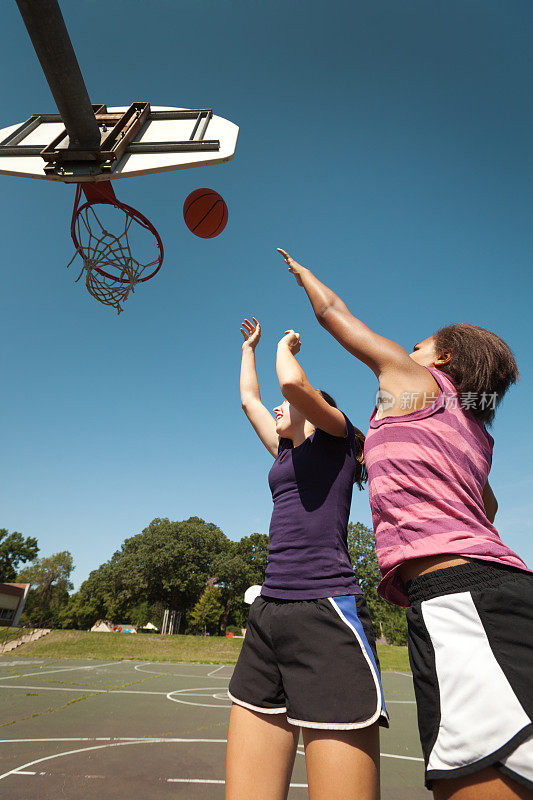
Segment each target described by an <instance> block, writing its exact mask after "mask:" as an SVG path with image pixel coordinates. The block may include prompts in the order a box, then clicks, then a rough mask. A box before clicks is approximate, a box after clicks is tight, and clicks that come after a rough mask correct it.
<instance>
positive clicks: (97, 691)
mask: <svg viewBox="0 0 533 800" xmlns="http://www.w3.org/2000/svg"><path fill="white" fill-rule="evenodd" d="M218 688H219V687H218V686H213V687H211V691H209V692H208V691H206V692H205V694H199V692H201V691H203V690H204V687H203V686H198V688H196V687H193V689H176V690H175V691H177V692H182V693H183V694H184V695H185V696H186V697H187V696H190V697H214V695H213V694H212V693H211V692H212V691H213V690H214V689H218ZM0 689H36V690H41V691H43V692H81V693H82V694H83V693H84V692H85V693H86V694H153V695H159V696H160V697H165V696H166V695H167V692H149V691H148V690H146V689H91V688H90V687H87V688H85V689H77V688H74V687H72V688H71V687H70V686H25V685H21V686H13V684H11V685H10V686H2V685H1V684H0ZM188 693H190V694H188ZM217 699H218V698H217ZM225 699H227V697H226V698H225ZM217 708H218V706H217Z"/></svg>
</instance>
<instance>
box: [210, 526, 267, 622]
mask: <svg viewBox="0 0 533 800" xmlns="http://www.w3.org/2000/svg"><path fill="white" fill-rule="evenodd" d="M267 550H268V536H267V535H266V534H264V533H252V534H251V535H250V536H245V537H243V538H242V539H240V540H239V541H238V542H230V543H229V547H228V549H227V550H225V551H224V552H222V553H220V554H219V556H218V558H217V559H216V560H215V561H214V563H213V574H214V576H215V578H216V583H217V585H218V586H219V588H220V589H221V601H222V603H223V606H224V613H223V615H222V619H221V630H222V633H224V632H225V630H226V626H227V624H228V622H230V621H231V622H233V623H234V624H235V625H236V626H237V627H238V628H239V629H240V628H241V627H242V626H243V625H245V623H246V619H247V617H248V611H249V606H247V605H246V604H245V603H244V600H243V597H244V593H245V591H246V589H247V588H248V587H249V586H253V585H254V584H262V583H263V581H264V579H265V571H266V565H267Z"/></svg>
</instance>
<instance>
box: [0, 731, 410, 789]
mask: <svg viewBox="0 0 533 800" xmlns="http://www.w3.org/2000/svg"><path fill="white" fill-rule="evenodd" d="M6 741H11V742H13V741H15V742H28V741H34V740H32V739H11V740H7V739H3V740H0V742H6ZM39 741H57V739H52V740H46V739H44V740H43V739H40V740H39ZM67 741H72V739H69V740H67ZM78 741H91V739H88V738H85V739H79V740H78ZM93 741H99V740H96V739H94V740H93ZM226 742H227V739H182V738H172V739H165V738H163V737H153V738H150V739H148V738H147V739H121V740H119V741H112V742H107V743H106V744H98V745H92V746H91V747H80V748H77V749H76V750H67V751H65V752H63V753H54V754H53V755H51V756H44V757H42V758H37V759H35V760H34V761H28V762H27V763H26V764H21V765H20V766H19V767H15V768H14V769H11V770H9V771H8V772H4V773H3V774H2V775H0V781H1V780H3V779H4V778H7V777H9V776H10V775H16V774H17V773H18V774H22V773H23V771H24V770H27V768H28V767H34V766H35V765H36V764H42V763H43V762H45V761H52V760H53V759H54V758H61V757H62V756H71V755H77V754H78V753H87V752H90V751H92V750H103V749H105V748H106V747H124V746H126V745H130V744H162V743H164V744H226ZM300 755H303V753H300ZM380 756H381V757H382V758H398V759H401V760H403V761H423V760H424V759H423V758H416V757H414V756H399V755H394V754H391V753H380Z"/></svg>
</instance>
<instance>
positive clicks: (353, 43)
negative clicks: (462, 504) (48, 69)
mask: <svg viewBox="0 0 533 800" xmlns="http://www.w3.org/2000/svg"><path fill="white" fill-rule="evenodd" d="M61 5H62V9H63V13H64V16H65V19H66V22H67V25H68V27H69V30H70V35H71V38H72V41H73V43H74V46H75V48H76V51H77V54H78V60H79V62H80V65H81V68H82V70H83V73H84V76H85V80H86V84H87V87H88V90H89V94H90V96H91V99H92V101H93V102H105V103H107V104H108V105H110V106H112V105H128V104H129V103H130V102H132V101H134V100H149V101H150V102H151V103H152V104H154V105H176V106H185V107H191V108H195V107H212V108H214V110H215V113H218V114H219V115H221V116H224V117H227V118H228V119H231V120H232V121H234V122H236V123H237V124H238V125H240V137H239V143H238V146H237V153H236V156H235V159H234V160H233V161H232V162H230V163H229V164H225V165H220V166H212V167H206V168H200V169H195V170H188V171H182V172H177V173H166V174H163V175H158V176H154V177H151V176H149V177H145V178H133V179H129V180H123V181H119V182H118V183H117V184H115V187H116V190H117V193H118V194H119V196H120V197H121V199H122V200H124V201H125V202H126V203H130V204H131V205H133V206H135V207H138V208H139V209H140V210H141V211H143V212H144V213H145V214H146V215H147V216H148V217H149V218H150V219H151V220H152V221H153V222H154V223H155V224H156V226H157V227H158V229H159V231H160V233H161V235H162V236H163V239H164V242H165V248H166V258H165V263H164V265H163V269H162V270H161V272H160V273H159V275H158V276H157V277H156V278H154V280H153V281H151V282H148V283H146V284H144V285H142V286H141V287H140V288H139V289H138V291H136V292H135V295H134V296H132V297H131V298H130V299H129V300H128V302H127V305H126V310H125V311H124V313H123V314H121V315H120V317H118V316H117V315H116V313H115V312H114V311H113V310H112V309H109V308H106V307H104V306H101V305H99V304H98V303H96V302H95V301H94V300H93V299H92V298H91V297H90V296H89V295H88V294H87V293H86V290H85V288H84V286H82V285H81V283H80V284H75V283H74V279H75V277H76V276H77V272H75V271H74V270H75V269H76V267H75V266H73V267H72V268H71V269H70V270H69V271H66V269H65V265H66V264H67V262H68V261H69V260H70V258H71V255H72V247H71V240H70V236H69V232H68V223H69V219H70V214H71V206H72V202H73V197H74V189H73V187H71V186H64V185H62V184H48V183H45V182H43V181H32V180H26V179H19V178H12V177H5V176H0V203H1V210H2V213H1V217H0V220H1V221H0V225H1V226H2V267H1V269H2V291H1V294H0V304H1V310H0V322H1V328H2V330H1V336H2V343H3V348H2V350H3V353H2V374H3V378H4V380H3V384H4V385H3V391H2V397H1V404H2V414H1V419H2V425H1V428H0V436H1V442H2V459H1V474H0V486H1V490H0V491H1V494H2V503H1V505H2V515H1V519H0V527H7V528H9V529H10V530H19V531H21V532H22V533H23V534H25V535H31V536H36V537H37V538H38V540H39V544H40V547H41V554H42V555H46V554H50V553H53V552H56V551H58V550H64V549H68V550H70V551H71V552H72V554H73V556H74V561H75V564H76V571H75V574H74V581H75V583H76V585H79V583H80V582H81V581H82V580H83V579H84V578H85V577H86V576H87V575H88V573H89V572H90V570H91V569H94V568H95V567H97V566H98V565H99V564H100V563H102V562H103V561H105V560H107V559H108V558H109V557H110V556H111V555H112V553H113V552H114V550H116V549H117V548H119V547H120V545H121V543H122V541H123V540H124V538H126V537H128V536H131V535H133V534H135V533H137V532H139V531H141V530H142V529H143V528H144V527H145V526H146V525H147V524H148V523H149V522H150V521H151V520H152V519H153V518H154V517H170V518H171V519H184V518H187V517H189V516H190V515H198V516H200V517H203V518H204V519H206V520H208V521H212V522H215V523H216V524H218V525H219V526H220V527H221V528H222V530H223V531H224V532H225V533H226V534H227V535H228V536H229V537H231V538H233V539H238V538H240V537H242V536H245V535H247V534H249V533H251V532H253V531H260V532H267V531H268V523H269V518H270V511H271V499H270V494H269V490H268V486H267V481H266V473H267V470H268V469H269V466H270V457H269V456H268V453H267V452H266V450H264V449H263V448H262V446H261V445H260V444H259V442H258V440H256V438H255V434H254V433H253V431H252V430H251V428H249V426H248V424H247V422H246V420H245V418H244V415H243V414H242V411H241V409H240V404H239V394H238V373H239V363H240V354H241V334H240V333H239V325H240V322H241V319H242V317H243V315H248V316H250V315H255V316H256V317H258V318H259V319H260V320H261V321H262V323H263V327H264V335H263V341H262V343H261V345H260V348H261V349H260V351H259V353H258V363H259V369H260V378H261V383H262V388H263V398H264V401H265V402H266V403H267V404H268V406H269V407H272V406H274V405H275V404H276V403H277V402H278V399H279V396H280V393H279V389H278V386H277V382H276V380H275V373H274V353H275V344H276V342H277V340H278V338H279V337H280V336H281V335H282V333H283V331H284V330H285V329H286V328H287V327H293V328H295V329H297V330H299V331H300V332H301V335H302V340H303V347H302V351H301V363H302V365H303V367H304V369H305V370H306V371H307V373H308V375H309V378H310V379H311V381H312V382H313V383H315V384H316V385H318V386H320V387H323V388H325V389H327V390H328V391H329V392H330V393H331V394H333V396H334V397H336V399H337V401H338V403H339V406H340V407H342V408H343V409H344V410H345V411H346V412H347V413H348V414H349V416H350V417H351V419H352V420H353V422H354V423H355V424H356V425H358V426H359V427H360V428H362V429H363V430H366V427H367V421H368V417H369V415H370V412H371V408H372V404H373V396H374V391H375V382H374V378H373V375H372V374H371V373H370V371H369V370H367V369H366V368H365V367H363V366H362V365H360V364H359V363H358V362H357V361H356V360H355V359H353V358H351V357H350V356H349V355H348V354H347V353H345V352H344V351H343V350H342V349H341V348H340V347H339V346H338V345H337V344H336V343H335V342H334V341H333V340H332V339H330V338H329V337H328V335H327V334H326V333H325V332H324V331H322V330H321V329H320V328H319V326H318V325H317V323H316V322H315V320H314V317H313V315H312V313H311V311H310V308H309V306H308V303H307V300H306V297H305V295H304V294H303V292H302V290H300V289H298V288H297V286H296V284H295V283H294V281H293V279H292V278H291V277H290V276H289V275H288V273H287V272H286V268H285V266H284V263H283V261H282V260H281V258H280V257H279V256H278V255H277V254H276V252H275V248H276V247H277V246H281V247H284V248H285V249H287V250H289V251H290V252H291V253H292V254H293V255H294V256H295V257H296V258H297V259H298V260H300V261H302V262H303V263H306V264H308V265H310V266H311V267H313V268H314V269H315V271H316V272H317V273H318V275H319V276H320V277H321V278H323V280H325V282H326V283H328V284H330V285H331V286H332V287H333V288H335V289H336V290H337V291H339V293H340V294H341V295H342V296H343V297H344V298H345V300H346V301H347V302H348V304H349V305H350V307H351V309H352V310H353V311H354V312H355V313H357V314H358V315H359V316H360V317H361V318H362V319H363V320H364V321H365V322H367V323H368V324H369V325H370V326H372V327H374V328H375V329H376V330H379V331H380V332H382V333H383V334H385V335H387V336H389V337H391V338H394V339H396V340H397V341H399V342H400V343H401V344H403V345H405V346H406V347H407V348H410V347H411V346H412V344H413V343H414V342H415V341H418V340H420V339H423V338H425V337H426V336H428V335H430V334H431V333H432V332H433V331H434V330H435V329H437V328H438V327H440V326H442V325H443V324H446V323H450V322H456V321H465V322H471V323H476V324H480V325H484V326H486V327H488V328H490V329H492V330H494V331H496V332H497V333H498V334H499V335H501V336H502V337H503V338H504V339H505V340H506V341H507V342H508V343H509V344H510V346H511V347H512V349H513V350H514V352H515V355H516V358H517V360H518V363H519V367H520V369H521V376H522V377H521V381H520V384H519V385H518V386H517V387H515V388H513V389H512V390H511V391H510V393H509V395H508V397H507V398H506V400H505V401H504V403H503V406H502V408H501V410H500V412H499V414H498V415H497V418H496V423H495V425H494V427H493V431H492V432H493V435H494V437H495V439H496V446H495V451H494V465H493V470H492V483H493V486H494V490H495V492H496V495H497V497H498V499H499V502H500V511H499V513H498V517H497V524H498V528H499V531H500V534H501V535H502V538H504V540H505V541H506V542H507V543H508V544H509V545H510V546H511V547H513V548H514V549H516V550H517V551H518V552H519V553H520V554H521V555H522V556H523V557H524V558H525V559H526V560H527V561H529V563H530V564H531V563H532V562H533V545H532V543H531V529H532V524H531V520H532V517H533V499H532V498H533V480H532V472H531V456H530V454H531V423H530V412H529V407H530V404H531V397H532V394H533V377H532V368H533V358H532V355H531V343H530V341H531V336H530V331H529V328H530V320H531V299H532V288H533V286H532V278H531V253H532V251H533V241H532V239H533V234H532V226H531V181H532V156H531V153H532V146H531V130H532V129H533V106H532V103H531V97H532V89H533V87H532V75H533V54H532V50H531V39H532V35H533V7H532V6H531V3H530V2H529V0H527V1H526V0H523V1H522V0H510V2H506V3H502V2H500V0H497V1H496V0H447V1H446V3H442V2H437V0H402V2H401V3H400V2H398V0H372V2H368V1H367V2H361V1H360V0H329V1H328V2H326V0H290V2H287V1H286V0H268V2H243V0H224V2H220V0H194V2H182V0H172V1H171V0H150V2H143V1H142V0H113V2H111V3H110V2H108V1H107V0H106V1H105V2H104V0H62V2H61ZM2 29H3V32H2V48H0V69H1V70H2V73H3V75H4V81H3V86H4V88H3V103H2V112H1V119H0V127H4V126H6V125H9V124H12V123H15V122H19V121H22V120H24V119H26V118H27V117H29V116H30V115H31V114H32V113H35V112H41V111H53V110H54V109H55V107H54V103H53V99H52V97H51V94H50V91H49V89H48V86H47V84H46V83H45V81H44V78H43V77H42V73H41V71H40V67H39V65H38V62H37V59H36V57H35V55H34V52H33V49H32V47H31V45H30V42H29V38H28V36H27V33H26V30H25V28H24V26H23V23H22V20H21V18H20V17H19V14H18V11H17V7H16V5H15V3H14V2H10V3H5V4H3V8H2ZM200 186H209V187H212V188H214V189H216V190H217V191H219V192H220V193H221V194H222V195H223V196H224V197H225V199H226V201H227V203H228V206H229V223H228V226H227V228H226V230H225V231H224V233H223V234H222V235H221V236H220V237H219V238H216V239H214V240H202V239H198V238H196V237H194V236H193V235H192V234H191V233H189V232H188V230H187V229H186V228H185V226H184V223H183V219H182V214H181V206H182V204H183V200H184V198H185V197H186V195H187V194H188V193H189V192H190V191H192V190H193V189H195V188H197V187H200ZM351 519H352V520H354V521H356V520H360V521H362V522H364V523H367V524H369V523H370V512H369V507H368V498H367V494H366V492H365V493H364V494H359V493H357V494H356V495H355V496H354V503H353V506H352V514H351Z"/></svg>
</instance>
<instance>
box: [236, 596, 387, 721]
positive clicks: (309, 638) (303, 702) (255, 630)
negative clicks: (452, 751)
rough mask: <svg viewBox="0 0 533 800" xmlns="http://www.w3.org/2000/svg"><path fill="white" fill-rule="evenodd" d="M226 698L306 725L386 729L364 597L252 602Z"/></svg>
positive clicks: (385, 715) (378, 673) (258, 600)
mask: <svg viewBox="0 0 533 800" xmlns="http://www.w3.org/2000/svg"><path fill="white" fill-rule="evenodd" d="M228 694H229V697H230V698H231V700H232V701H233V702H234V703H237V704H238V705H241V706H244V707H245V708H249V709H250V710H252V711H258V712H261V713H263V714H285V715H286V716H287V720H288V722H290V723H291V724H293V725H298V726H301V727H305V728H324V729H333V730H350V729H357V728H364V727H367V726H369V725H372V724H373V723H374V722H377V721H379V723H380V725H384V726H385V727H388V724H389V723H388V715H387V711H386V709H385V702H384V697H383V689H382V686H381V679H380V671H379V661H378V657H377V652H376V645H375V636H374V631H373V628H372V622H371V620H370V615H369V613H368V608H367V606H366V603H365V600H364V597H363V596H362V595H359V594H358V595H345V596H342V597H327V598H321V599H319V600H278V599H275V598H271V597H264V596H260V597H258V598H256V600H254V602H253V604H252V606H251V608H250V615H249V618H248V626H247V629H246V636H245V638H244V644H243V647H242V650H241V653H240V656H239V660H238V661H237V665H236V667H235V671H234V673H233V676H232V678H231V681H230V685H229V690H228Z"/></svg>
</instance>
